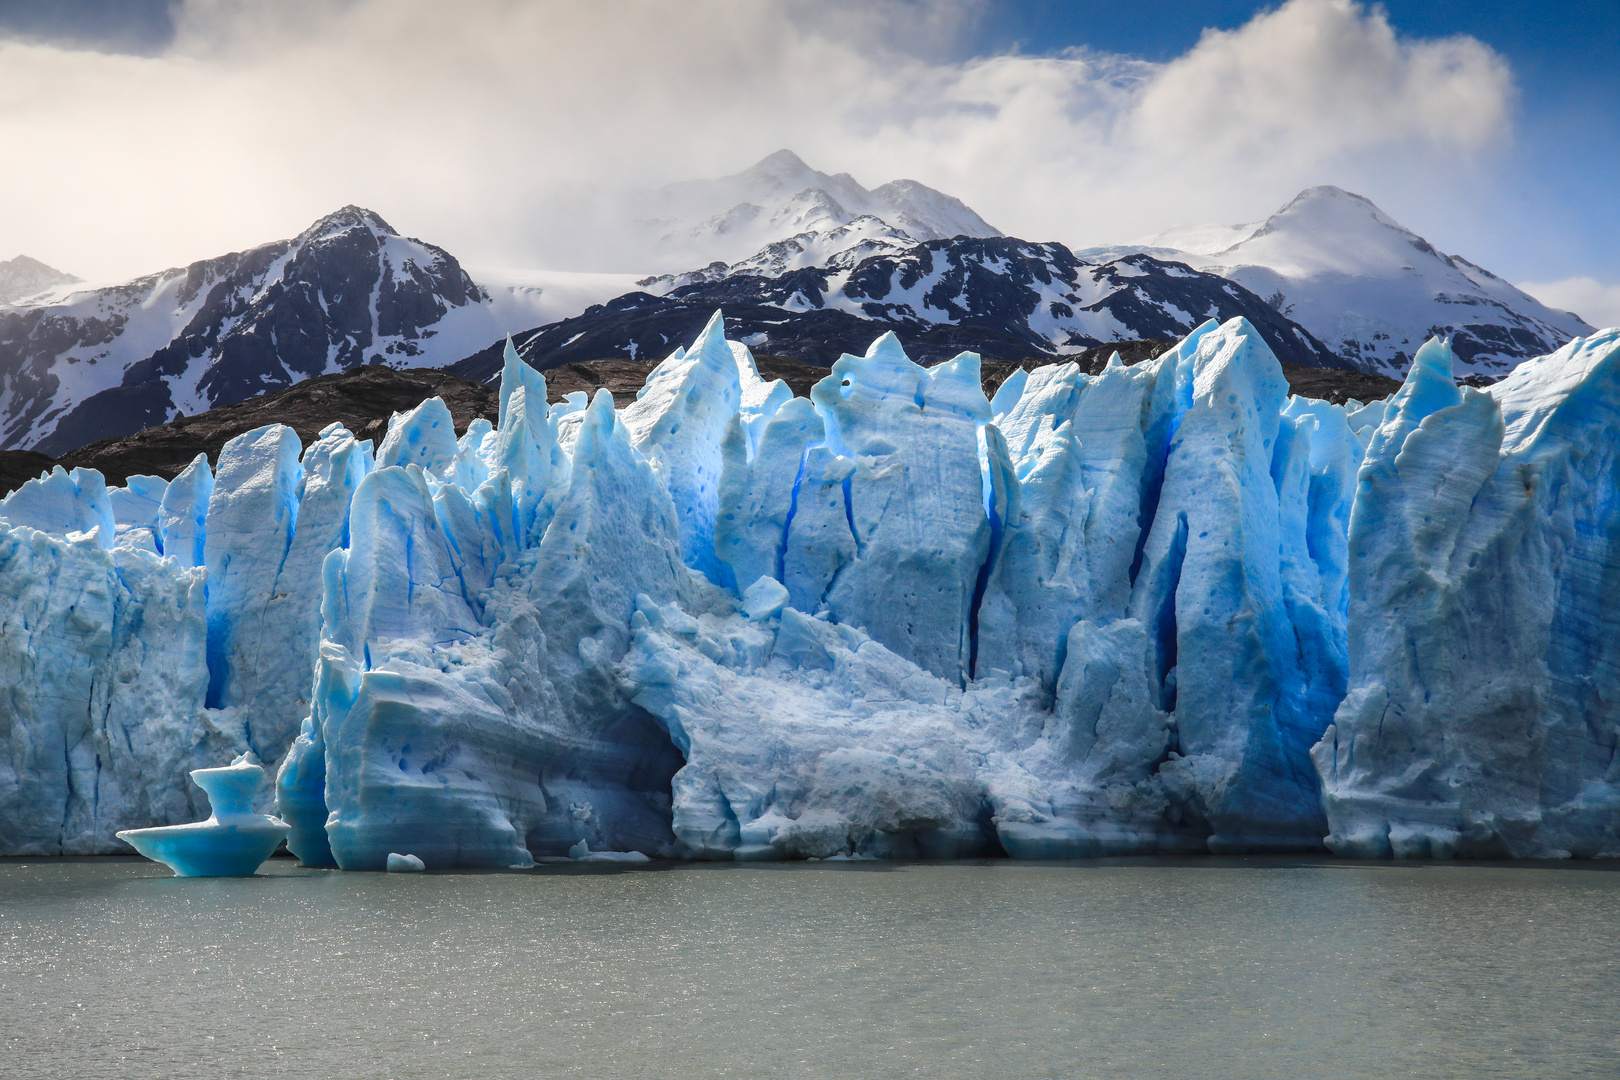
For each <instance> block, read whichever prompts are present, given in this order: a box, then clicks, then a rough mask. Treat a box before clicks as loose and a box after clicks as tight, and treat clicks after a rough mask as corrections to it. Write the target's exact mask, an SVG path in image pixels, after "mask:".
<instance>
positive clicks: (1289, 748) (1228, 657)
mask: <svg viewBox="0 0 1620 1080" xmlns="http://www.w3.org/2000/svg"><path fill="white" fill-rule="evenodd" d="M1174 377H1175V395H1176V405H1175V420H1174V427H1173V433H1172V435H1171V441H1170V445H1169V449H1168V454H1167V457H1166V459H1165V465H1164V475H1163V480H1162V484H1161V488H1160V491H1159V496H1158V506H1157V513H1156V515H1155V518H1154V521H1153V525H1152V528H1151V531H1150V532H1149V534H1148V537H1147V543H1146V546H1145V548H1144V550H1143V562H1142V568H1141V573H1140V576H1139V577H1138V579H1137V584H1136V591H1135V593H1134V595H1133V597H1132V615H1133V617H1135V618H1136V619H1137V620H1138V621H1140V622H1141V623H1142V624H1143V625H1144V626H1146V627H1148V628H1149V632H1150V636H1151V638H1152V639H1153V642H1154V645H1155V649H1154V653H1155V660H1156V665H1157V671H1156V675H1157V681H1158V683H1159V686H1160V692H1159V699H1160V702H1161V708H1163V709H1164V710H1165V711H1166V712H1172V713H1173V714H1174V722H1175V732H1176V739H1175V747H1174V751H1175V756H1173V757H1172V759H1171V760H1169V761H1167V762H1166V764H1165V765H1164V766H1163V767H1162V768H1161V770H1160V774H1161V775H1162V776H1163V778H1164V783H1165V786H1166V790H1167V792H1168V793H1169V794H1170V795H1171V796H1172V797H1175V798H1180V799H1184V800H1185V801H1186V803H1187V806H1188V809H1189V810H1190V812H1192V813H1194V814H1196V815H1198V816H1200V817H1202V818H1203V819H1204V820H1205V821H1207V822H1208V824H1209V827H1210V830H1211V835H1210V838H1209V841H1208V843H1209V846H1210V848H1211V849H1212V850H1216V851H1219V850H1256V849H1262V850H1263V849H1294V848H1312V847H1317V846H1319V845H1320V843H1321V837H1322V835H1323V833H1324V829H1323V827H1322V826H1323V824H1324V822H1323V821H1322V818H1321V811H1320V807H1319V804H1318V794H1317V786H1316V778H1315V776H1314V771H1313V769H1312V767H1311V764H1310V758H1309V754H1308V751H1309V749H1310V747H1311V745H1312V744H1314V743H1315V742H1316V740H1317V739H1318V738H1319V737H1320V735H1321V733H1322V731H1323V729H1325V728H1326V727H1327V725H1328V722H1329V720H1330V719H1331V709H1332V706H1333V705H1334V704H1337V701H1338V698H1339V697H1340V696H1341V695H1342V693H1343V685H1342V681H1341V682H1339V683H1338V684H1337V685H1335V684H1334V679H1335V669H1334V667H1333V664H1332V660H1331V658H1330V659H1327V660H1322V661H1320V665H1321V671H1320V672H1319V677H1320V678H1322V679H1324V680H1325V685H1323V686H1321V687H1320V688H1312V687H1310V686H1309V684H1308V682H1307V675H1306V671H1305V654H1307V653H1308V654H1310V655H1311V656H1313V657H1315V656H1317V655H1318V654H1321V653H1323V652H1329V651H1330V650H1331V649H1332V644H1333V643H1332V642H1331V640H1330V641H1321V640H1318V639H1319V638H1320V637H1321V635H1322V632H1323V630H1324V629H1325V627H1324V625H1323V624H1324V623H1325V622H1326V621H1327V620H1328V619H1329V618H1330V617H1331V616H1329V615H1328V613H1327V612H1325V611H1319V610H1318V609H1319V608H1320V606H1321V600H1320V597H1317V596H1314V595H1313V594H1312V592H1311V590H1310V589H1309V588H1307V589H1305V590H1303V591H1302V592H1299V593H1297V594H1296V593H1292V592H1291V593H1289V594H1288V595H1287V596H1285V588H1284V566H1283V558H1284V553H1285V552H1286V551H1292V550H1296V549H1298V547H1299V546H1300V545H1299V543H1298V542H1297V538H1298V537H1299V536H1300V535H1301V534H1302V533H1303V532H1304V531H1305V530H1306V528H1307V522H1306V521H1305V520H1303V519H1302V518H1301V517H1299V516H1289V515H1287V513H1286V511H1287V510H1289V509H1294V510H1296V511H1297V510H1299V509H1300V507H1299V505H1298V504H1297V502H1295V501H1293V500H1291V501H1290V502H1289V503H1288V504H1287V505H1285V504H1284V502H1283V499H1282V496H1281V494H1280V491H1279V487H1280V481H1282V480H1284V479H1286V473H1284V474H1282V475H1278V476H1274V475H1273V473H1274V469H1277V468H1278V466H1279V465H1283V464H1285V461H1284V460H1283V459H1284V458H1285V456H1286V455H1287V454H1297V453H1299V452H1300V450H1301V447H1300V446H1298V445H1296V444H1295V442H1294V441H1293V434H1294V428H1293V425H1292V423H1291V422H1290V426H1289V432H1290V438H1289V439H1288V440H1282V439H1280V438H1279V435H1280V433H1281V431H1282V430H1283V428H1282V423H1283V419H1282V417H1281V413H1282V410H1283V407H1284V405H1285V404H1286V402H1287V396H1288V384H1287V383H1286V381H1285V380H1284V379H1283V375H1282V369H1281V367H1280V365H1279V364H1278V363H1277V360H1276V358H1275V357H1274V356H1273V355H1272V354H1271V351H1270V350H1269V349H1268V348H1267V347H1266V345H1265V343H1264V342H1263V341H1262V340H1261V339H1260V336H1259V335H1258V334H1257V333H1255V332H1254V330H1253V328H1251V327H1250V326H1249V325H1248V324H1247V322H1245V321H1244V320H1242V319H1235V320H1232V321H1231V322H1228V323H1226V324H1224V325H1223V326H1221V327H1220V328H1219V329H1216V330H1211V331H1209V332H1207V333H1205V334H1204V335H1202V336H1201V337H1200V338H1199V339H1198V341H1197V342H1196V344H1195V346H1194V347H1193V348H1192V349H1191V350H1186V351H1183V352H1181V353H1178V354H1177V356H1176V371H1175V376H1174ZM1298 437H1299V439H1301V440H1303V439H1305V438H1306V437H1307V436H1306V435H1304V434H1300V435H1299V436H1298ZM1334 600H1335V601H1336V600H1337V597H1336V596H1335V597H1334ZM1313 605H1314V606H1313ZM1296 608H1298V609H1301V610H1308V611H1309V612H1310V616H1311V617H1310V618H1302V617H1297V616H1298V615H1299V614H1300V611H1298V610H1295V609H1296ZM1318 615H1320V618H1317V616H1318ZM1330 636H1331V635H1330ZM1337 671H1338V673H1339V674H1338V676H1337V677H1338V678H1340V679H1342V663H1341V664H1340V665H1339V667H1338V669H1337ZM1313 689H1320V691H1321V692H1320V693H1313V692H1312V690H1313ZM1324 703H1326V704H1325V707H1324Z"/></svg>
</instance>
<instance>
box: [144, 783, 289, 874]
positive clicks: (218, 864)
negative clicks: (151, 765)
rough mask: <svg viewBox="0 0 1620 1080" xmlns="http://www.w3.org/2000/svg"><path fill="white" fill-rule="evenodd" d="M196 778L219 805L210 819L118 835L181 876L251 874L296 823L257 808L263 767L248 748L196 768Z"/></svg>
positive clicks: (210, 797)
mask: <svg viewBox="0 0 1620 1080" xmlns="http://www.w3.org/2000/svg"><path fill="white" fill-rule="evenodd" d="M191 779H192V780H194V781H195V782H196V784H197V786H198V787H200V788H202V789H203V791H204V792H205V793H206V794H207V795H208V802H209V805H211V806H212V807H213V809H214V813H213V815H212V816H211V817H209V819H208V820H207V821H194V822H192V823H190V824H189V825H165V826H162V827H161V828H155V829H125V830H124V831H122V832H120V833H118V834H117V835H118V839H120V840H122V841H124V843H126V844H128V845H129V846H130V847H132V848H134V849H135V850H136V851H138V852H140V853H141V854H142V855H145V856H146V857H147V858H148V859H151V860H152V861H154V862H160V863H163V864H164V865H165V866H167V867H169V868H170V869H172V870H173V871H174V872H175V874H176V875H178V876H180V877H249V876H251V875H252V874H253V873H254V872H255V871H257V870H258V869H259V866H260V865H261V864H262V863H263V862H264V861H265V860H266V859H268V858H269V857H270V854H271V852H273V851H275V850H276V845H277V844H279V843H281V841H282V840H284V839H285V838H286V836H287V833H288V831H289V829H290V828H291V827H290V826H289V825H288V824H287V823H286V822H285V821H282V820H281V819H280V818H275V817H269V816H268V815H265V814H257V813H254V812H253V796H254V793H255V792H257V791H258V790H259V785H261V784H263V783H264V769H263V768H262V767H260V766H259V765H256V764H254V763H253V762H251V761H249V760H248V755H246V754H243V755H241V756H240V757H238V758H237V759H236V760H235V761H232V762H231V763H230V764H229V765H227V766H225V767H224V768H220V769H193V770H192V771H191Z"/></svg>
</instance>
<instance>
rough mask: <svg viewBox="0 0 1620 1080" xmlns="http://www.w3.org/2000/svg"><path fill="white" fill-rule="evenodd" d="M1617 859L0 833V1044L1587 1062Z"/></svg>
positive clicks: (60, 1071) (99, 1056) (140, 1049)
mask: <svg viewBox="0 0 1620 1080" xmlns="http://www.w3.org/2000/svg"><path fill="white" fill-rule="evenodd" d="M1617 938H1620V867H1615V866H1610V865H1605V864H1561V865H1548V864H1521V865H1477V864H1474V865H1471V864H1390V863H1382V864H1365V863H1347V862H1338V861H1333V860H1329V859H1320V860H1316V859H1304V860H1300V859H1280V858H1254V859H1200V860H1175V861H1166V860H1111V861H1104V862H1095V863H1075V864H1041V863H1014V862H1009V861H994V862H981V863H957V864H938V863H921V864H906V863H844V864H792V865H783V864H777V865H757V864H756V865H725V866H719V865H658V864H653V865H651V866H648V867H641V868H616V867H611V866H584V865H580V866H543V867H541V868H539V869H537V870H535V871H532V872H511V873H483V874H481V873H443V874H422V875H392V876H390V875H385V874H344V873H340V872H336V871H318V870H303V869H300V868H298V867H297V866H296V865H295V864H294V863H292V862H291V861H290V860H285V859H277V860H273V861H272V862H271V863H270V864H269V866H268V867H267V868H266V870H265V871H262V872H261V873H260V875H259V876H257V877H253V878H246V879H180V878H174V877H171V876H170V875H169V872H168V871H167V870H166V869H164V868H163V867H160V866H157V865H155V864H152V863H148V862H145V861H144V860H138V859H134V858H127V859H126V858H106V859H81V860H51V859H7V860H0V1074H3V1075H4V1076H6V1077H8V1078H10V1080H23V1078H34V1077H51V1078H73V1080H90V1078H100V1077H118V1078H144V1077H208V1078H216V1077H237V1076H242V1077H261V1076H264V1077H280V1076H290V1077H319V1078H323V1080H324V1078H347V1077H367V1078H369V1077H378V1078H383V1077H393V1078H406V1077H458V1078H459V1077H469V1078H471V1077H525V1078H527V1077H575V1076H577V1077H608V1078H616V1077H633V1078H644V1077H645V1078H659V1077H671V1078H679V1077H795V1078H798V1077H829V1078H831V1077H836V1078H841V1080H843V1078H864V1077H878V1078H887V1077H926V1078H930V1080H945V1078H952V1077H995V1078H1012V1077H1063V1078H1069V1077H1074V1078H1088V1077H1110V1078H1111V1077H1130V1078H1158V1077H1165V1078H1207V1077H1233V1078H1244V1080H1254V1078H1269V1077H1279V1078H1289V1080H1297V1078H1311V1077H1371V1078H1379V1080H1384V1078H1390V1077H1458V1078H1478V1077H1534V1078H1538V1080H1539V1078H1551V1077H1603V1078H1606V1080H1612V1078H1613V1077H1615V1076H1616V1075H1617V1074H1620V942H1617Z"/></svg>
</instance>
